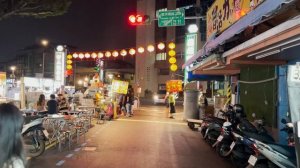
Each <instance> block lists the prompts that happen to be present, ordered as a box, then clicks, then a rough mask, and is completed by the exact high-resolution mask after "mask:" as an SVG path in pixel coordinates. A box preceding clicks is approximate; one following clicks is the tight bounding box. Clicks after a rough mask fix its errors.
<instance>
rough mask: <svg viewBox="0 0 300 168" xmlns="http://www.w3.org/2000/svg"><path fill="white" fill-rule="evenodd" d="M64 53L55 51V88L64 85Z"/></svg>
mask: <svg viewBox="0 0 300 168" xmlns="http://www.w3.org/2000/svg"><path fill="white" fill-rule="evenodd" d="M65 56H66V54H65V52H64V51H55V65H54V80H55V82H56V83H57V86H61V85H64V84H65V74H64V72H65Z"/></svg>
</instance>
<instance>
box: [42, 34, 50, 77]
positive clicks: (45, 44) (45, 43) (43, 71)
mask: <svg viewBox="0 0 300 168" xmlns="http://www.w3.org/2000/svg"><path fill="white" fill-rule="evenodd" d="M41 44H42V46H44V47H47V46H48V44H49V41H48V40H46V39H43V40H41ZM42 73H43V78H44V76H45V50H43V67H42Z"/></svg>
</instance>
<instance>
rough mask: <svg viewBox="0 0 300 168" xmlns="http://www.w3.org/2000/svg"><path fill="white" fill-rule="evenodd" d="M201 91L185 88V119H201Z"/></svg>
mask: <svg viewBox="0 0 300 168" xmlns="http://www.w3.org/2000/svg"><path fill="white" fill-rule="evenodd" d="M198 99H199V91H198V90H185V91H184V100H183V111H184V119H185V120H186V119H199V107H198Z"/></svg>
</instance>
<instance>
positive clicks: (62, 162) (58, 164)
mask: <svg viewBox="0 0 300 168" xmlns="http://www.w3.org/2000/svg"><path fill="white" fill-rule="evenodd" d="M64 163H65V161H64V160H61V161H59V162H57V163H56V166H61V165H63V164H64Z"/></svg>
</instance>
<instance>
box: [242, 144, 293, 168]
mask: <svg viewBox="0 0 300 168" xmlns="http://www.w3.org/2000/svg"><path fill="white" fill-rule="evenodd" d="M251 140H252V141H253V142H254V143H255V146H256V149H257V150H258V152H259V153H258V154H256V155H251V156H250V158H249V160H248V162H249V164H250V165H252V166H255V167H257V164H258V163H259V164H260V165H264V167H276V166H278V167H281V168H296V167H297V157H296V151H295V147H292V146H287V145H280V144H275V143H263V142H261V141H259V140H256V139H251Z"/></svg>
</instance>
